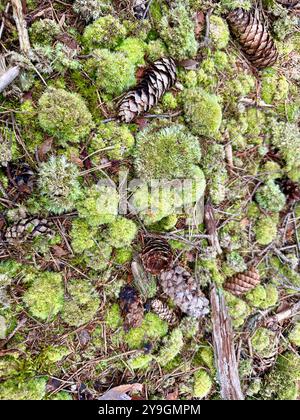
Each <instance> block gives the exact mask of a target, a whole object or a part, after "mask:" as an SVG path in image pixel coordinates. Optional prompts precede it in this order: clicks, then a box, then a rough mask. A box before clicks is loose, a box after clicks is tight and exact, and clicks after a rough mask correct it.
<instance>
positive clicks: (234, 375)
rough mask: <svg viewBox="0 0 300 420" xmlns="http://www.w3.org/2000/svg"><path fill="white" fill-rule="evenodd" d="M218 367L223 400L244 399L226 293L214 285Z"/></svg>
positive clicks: (214, 324) (213, 312)
mask: <svg viewBox="0 0 300 420" xmlns="http://www.w3.org/2000/svg"><path fill="white" fill-rule="evenodd" d="M210 304H211V318H212V324H213V342H214V351H215V360H216V368H217V371H218V377H219V383H220V387H221V396H222V398H223V400H244V395H243V393H242V389H241V384H240V378H239V372H238V364H237V360H236V355H235V350H234V344H233V330H232V325H231V319H230V317H229V315H228V311H227V308H226V304H225V299H224V295H223V293H222V292H221V291H220V290H217V287H216V286H215V285H213V287H212V289H211V294H210Z"/></svg>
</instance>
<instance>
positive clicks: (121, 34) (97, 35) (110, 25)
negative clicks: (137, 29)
mask: <svg viewBox="0 0 300 420" xmlns="http://www.w3.org/2000/svg"><path fill="white" fill-rule="evenodd" d="M126 33H127V31H126V28H125V27H124V26H123V25H122V23H121V22H120V21H119V19H118V18H117V17H115V16H112V15H107V16H102V17H100V18H99V19H97V20H96V21H95V22H94V23H92V24H90V25H89V26H87V27H86V28H85V30H84V33H83V37H82V39H83V42H84V45H85V46H86V47H87V48H88V49H90V50H93V49H94V48H114V47H116V46H117V45H118V43H119V42H120V41H122V39H124V38H125V36H126Z"/></svg>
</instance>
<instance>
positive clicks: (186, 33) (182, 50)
mask: <svg viewBox="0 0 300 420" xmlns="http://www.w3.org/2000/svg"><path fill="white" fill-rule="evenodd" d="M158 30H159V34H160V37H161V38H162V39H163V41H164V42H165V43H166V45H167V47H168V50H169V53H170V55H171V56H172V57H174V58H175V59H178V60H183V59H186V58H192V57H194V56H195V55H196V53H197V49H198V43H197V41H196V38H195V24H194V22H193V19H192V17H191V15H190V13H189V11H188V9H187V8H186V6H185V5H184V3H183V2H181V1H179V2H176V3H175V5H174V7H171V8H170V9H169V10H167V11H166V13H164V14H163V16H162V18H161V21H160V23H159V26H158Z"/></svg>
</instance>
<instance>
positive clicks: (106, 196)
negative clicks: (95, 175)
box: [77, 185, 119, 227]
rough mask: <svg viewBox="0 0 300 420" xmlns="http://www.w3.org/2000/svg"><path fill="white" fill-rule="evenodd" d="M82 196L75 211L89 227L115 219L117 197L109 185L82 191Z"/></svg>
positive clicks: (96, 186)
mask: <svg viewBox="0 0 300 420" xmlns="http://www.w3.org/2000/svg"><path fill="white" fill-rule="evenodd" d="M83 196H84V198H83V199H82V200H81V201H80V202H78V203H77V210H78V213H79V216H80V217H82V218H83V219H84V220H85V221H86V223H87V224H88V225H89V226H91V227H97V226H100V225H103V224H106V223H112V222H113V221H114V220H115V219H116V216H117V214H118V205H119V195H118V192H117V190H116V189H115V188H113V187H112V186H111V185H94V186H92V187H90V188H87V189H86V190H84V192H83Z"/></svg>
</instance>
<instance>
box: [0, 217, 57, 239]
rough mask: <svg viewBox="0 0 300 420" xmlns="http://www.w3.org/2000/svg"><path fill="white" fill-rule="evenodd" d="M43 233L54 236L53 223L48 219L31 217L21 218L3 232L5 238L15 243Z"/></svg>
mask: <svg viewBox="0 0 300 420" xmlns="http://www.w3.org/2000/svg"><path fill="white" fill-rule="evenodd" d="M41 235H44V236H53V235H54V231H53V230H52V224H51V223H50V222H48V220H47V219H38V218H29V219H22V220H19V221H18V222H16V223H14V224H13V225H12V226H9V227H8V228H7V229H6V230H5V232H4V234H3V240H4V241H6V242H7V244H9V245H13V244H15V243H21V242H24V241H26V240H32V239H34V238H36V237H37V236H41Z"/></svg>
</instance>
